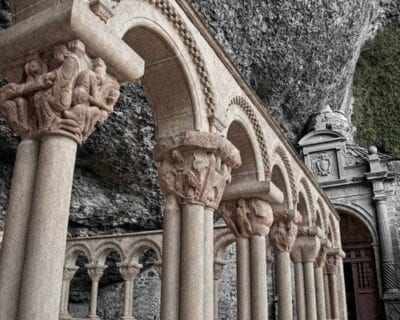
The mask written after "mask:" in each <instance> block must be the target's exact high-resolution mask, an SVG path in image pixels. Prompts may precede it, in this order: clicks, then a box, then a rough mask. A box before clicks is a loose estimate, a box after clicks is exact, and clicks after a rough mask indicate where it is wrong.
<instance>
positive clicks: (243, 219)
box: [219, 198, 273, 238]
mask: <svg viewBox="0 0 400 320" xmlns="http://www.w3.org/2000/svg"><path fill="white" fill-rule="evenodd" d="M219 212H220V214H221V216H222V218H223V219H224V221H225V223H226V225H227V226H228V228H229V229H230V230H231V231H232V233H233V234H234V235H235V236H236V237H237V238H248V237H251V236H260V237H266V236H267V235H268V234H269V231H270V227H271V225H272V222H273V213H272V207H271V205H270V204H269V203H268V202H266V201H264V200H261V199H258V198H253V199H240V200H237V201H227V202H222V203H221V205H220V208H219Z"/></svg>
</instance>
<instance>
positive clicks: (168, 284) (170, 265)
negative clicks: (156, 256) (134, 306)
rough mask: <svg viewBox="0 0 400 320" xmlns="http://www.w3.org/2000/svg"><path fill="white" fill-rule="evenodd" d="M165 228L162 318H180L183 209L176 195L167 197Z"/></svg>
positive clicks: (176, 319)
mask: <svg viewBox="0 0 400 320" xmlns="http://www.w3.org/2000/svg"><path fill="white" fill-rule="evenodd" d="M163 229H164V232H163V258H162V261H163V262H162V269H163V271H162V279H161V280H162V283H161V320H178V319H179V283H180V282H179V273H180V263H179V261H180V247H181V244H180V241H181V238H180V233H181V209H180V208H179V205H178V202H177V199H176V197H175V196H174V195H169V196H168V198H167V204H166V207H165V210H164V221H163Z"/></svg>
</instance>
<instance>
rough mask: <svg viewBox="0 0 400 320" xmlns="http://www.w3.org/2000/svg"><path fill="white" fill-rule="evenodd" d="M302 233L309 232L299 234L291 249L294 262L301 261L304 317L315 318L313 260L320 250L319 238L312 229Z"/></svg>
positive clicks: (312, 319)
mask: <svg viewBox="0 0 400 320" xmlns="http://www.w3.org/2000/svg"><path fill="white" fill-rule="evenodd" d="M302 233H305V234H309V235H307V236H301V237H298V238H297V239H296V242H295V245H294V247H293V250H292V257H294V259H293V260H294V261H295V262H297V263H298V262H299V261H302V262H303V277H304V278H303V279H304V295H305V306H306V308H305V309H306V319H307V320H316V319H317V303H316V298H315V296H316V292H315V278H314V261H315V259H316V257H317V254H318V252H319V250H320V240H319V238H318V237H317V236H315V235H311V234H315V233H314V230H311V228H310V230H307V231H306V232H304V231H302Z"/></svg>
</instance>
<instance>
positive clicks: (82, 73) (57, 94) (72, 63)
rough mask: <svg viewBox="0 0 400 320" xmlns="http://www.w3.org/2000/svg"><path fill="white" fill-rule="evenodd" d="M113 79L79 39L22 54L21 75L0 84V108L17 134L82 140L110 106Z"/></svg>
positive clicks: (115, 90) (114, 87)
mask: <svg viewBox="0 0 400 320" xmlns="http://www.w3.org/2000/svg"><path fill="white" fill-rule="evenodd" d="M119 94H120V93H119V83H118V82H117V80H116V79H115V78H114V77H112V76H110V75H108V74H107V67H106V65H105V63H104V61H103V60H102V59H100V58H97V59H90V58H89V56H88V55H87V54H86V49H85V45H84V43H83V42H81V41H79V40H74V41H70V42H68V43H64V44H61V45H57V46H55V47H54V48H53V50H52V51H51V52H34V53H31V54H29V55H28V56H27V57H26V62H25V66H24V80H23V81H22V82H21V83H20V84H16V83H10V84H7V85H5V86H4V87H2V88H1V89H0V111H1V113H2V114H3V116H4V117H5V119H6V121H7V123H8V125H9V126H10V127H11V129H12V130H13V131H14V132H15V133H16V134H17V135H19V136H21V137H22V138H25V137H28V138H32V139H39V138H41V137H43V136H45V135H60V136H66V137H69V138H71V139H73V140H74V141H76V142H77V143H79V144H80V143H82V142H83V141H85V140H86V139H87V138H88V137H89V135H90V134H91V133H92V132H93V131H94V129H95V126H96V124H97V123H98V122H103V121H104V120H106V119H107V118H108V116H109V115H110V113H111V112H112V111H113V107H114V104H115V103H116V102H117V100H118V97H119Z"/></svg>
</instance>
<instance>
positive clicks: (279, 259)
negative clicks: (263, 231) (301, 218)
mask: <svg viewBox="0 0 400 320" xmlns="http://www.w3.org/2000/svg"><path fill="white" fill-rule="evenodd" d="M296 236H297V225H296V224H295V223H294V221H291V220H289V219H288V215H287V214H286V215H278V214H275V222H274V224H273V225H272V228H271V235H270V241H271V243H272V245H273V246H274V249H275V262H276V279H275V281H276V286H277V295H278V318H279V319H287V320H291V319H293V302H292V299H293V296H292V277H291V268H290V264H291V262H290V251H291V250H292V248H293V245H294V242H295V240H296Z"/></svg>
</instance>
